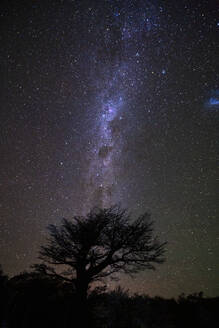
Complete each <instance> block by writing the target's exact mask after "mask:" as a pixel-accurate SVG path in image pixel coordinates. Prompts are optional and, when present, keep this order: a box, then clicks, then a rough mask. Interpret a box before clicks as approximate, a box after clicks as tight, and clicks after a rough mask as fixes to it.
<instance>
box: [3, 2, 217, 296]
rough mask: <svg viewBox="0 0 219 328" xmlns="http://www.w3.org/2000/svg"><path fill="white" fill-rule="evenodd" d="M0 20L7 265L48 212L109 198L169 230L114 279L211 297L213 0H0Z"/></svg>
mask: <svg viewBox="0 0 219 328" xmlns="http://www.w3.org/2000/svg"><path fill="white" fill-rule="evenodd" d="M0 20H1V32H0V41H1V48H0V61H1V76H0V79H1V90H0V97H1V98H0V99H1V101H0V106H1V107H0V132H1V138H0V158H1V161H0V263H1V264H2V266H3V269H4V271H5V272H6V273H7V274H9V275H10V276H12V275H14V274H18V273H19V272H21V271H23V270H25V269H28V268H29V266H30V265H31V264H33V263H35V262H36V258H37V253H38V250H39V246H40V245H41V244H43V243H44V242H45V238H46V235H47V231H46V226H47V225H48V224H50V223H53V224H59V223H60V220H61V219H62V218H63V217H65V218H71V217H72V216H73V215H75V214H85V213H87V212H88V210H89V209H90V208H92V207H93V206H104V207H108V206H110V205H112V204H115V203H119V204H120V205H121V206H122V207H125V208H128V209H129V210H130V211H131V212H132V213H133V216H137V215H139V214H140V213H142V212H145V211H149V212H150V213H151V215H152V218H153V220H154V221H155V224H154V227H155V231H156V233H157V234H158V235H159V236H160V239H161V240H162V241H164V240H166V241H168V245H167V253H166V258H167V261H166V263H165V264H163V265H162V266H159V267H158V269H157V270H156V271H155V272H151V271H145V272H142V273H141V274H139V275H138V276H136V278H135V279H133V278H128V277H123V278H122V279H121V281H120V283H121V285H123V286H125V287H126V288H129V290H130V291H131V292H138V293H146V294H149V295H151V296H154V295H160V296H164V297H176V296H178V295H179V294H181V293H182V292H184V293H186V294H188V293H193V292H199V291H203V292H204V295H206V296H218V295H219V284H218V276H219V267H218V256H219V222H218V218H217V199H216V180H217V179H216V177H217V157H218V147H217V146H218V145H217V141H218V128H219V125H218V112H219V60H218V58H219V3H218V2H217V1H215V0H214V1H213V0H208V1H204V0H201V1H185V0H177V1H176V0H174V1H173V0H168V1H161V0H160V1H159V0H151V1H149V0H138V1H137V0H125V1H124V0H96V1H88V0H81V1H79V0H75V1H74V0H72V1H70V0H59V1H58V0H48V1H32V0H29V1H10V2H9V1H5V2H4V1H3V2H1V5H0ZM108 283H109V285H113V284H114V283H111V282H108Z"/></svg>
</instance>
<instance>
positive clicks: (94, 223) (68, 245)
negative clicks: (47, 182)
mask: <svg viewBox="0 0 219 328" xmlns="http://www.w3.org/2000/svg"><path fill="white" fill-rule="evenodd" d="M48 229H49V237H48V241H47V245H45V246H41V249H40V255H39V259H41V260H42V261H43V263H41V264H36V265H35V266H34V267H35V269H36V270H37V271H40V272H43V273H45V274H47V275H50V276H52V277H56V278H60V279H63V280H67V281H69V282H72V284H73V285H74V286H75V288H76V291H78V292H79V293H82V291H83V292H84V295H86V293H87V289H88V286H89V285H90V283H91V282H93V281H97V280H100V279H102V278H105V277H107V276H111V275H113V274H114V273H117V272H124V273H127V274H135V273H137V272H139V271H142V270H145V269H155V266H154V264H156V263H162V262H163V261H164V251H165V244H166V243H161V242H159V240H158V238H157V237H154V236H153V222H152V221H151V218H150V215H149V214H148V213H144V214H143V215H141V216H139V217H138V218H137V219H132V218H131V215H130V214H129V213H128V212H127V211H126V210H122V209H120V208H119V207H116V206H115V207H111V208H108V209H100V208H97V209H94V210H92V211H90V212H89V213H88V214H87V215H86V216H75V217H74V218H73V220H67V219H63V220H62V224H61V225H60V226H56V225H53V224H52V225H49V227H48Z"/></svg>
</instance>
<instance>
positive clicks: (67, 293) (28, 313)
mask: <svg viewBox="0 0 219 328" xmlns="http://www.w3.org/2000/svg"><path fill="white" fill-rule="evenodd" d="M6 286H7V289H8V291H7V294H8V296H9V302H8V303H7V309H6V310H7V327H8V328H35V327H36V328H39V327H40V328H44V327H45V328H56V327H57V328H58V327H59V328H60V327H62V328H69V327H79V326H81V324H80V322H79V320H80V319H81V321H83V320H82V319H83V315H84V313H82V314H81V313H79V312H78V305H77V295H76V294H74V292H72V291H71V288H69V287H70V286H69V285H68V284H66V283H60V281H59V280H55V279H50V278H48V277H45V276H40V275H37V274H35V273H34V274H33V273H24V274H21V275H19V276H16V277H13V278H12V279H10V280H9V281H8V283H7V285H6ZM218 306H219V298H205V297H203V295H201V294H193V295H188V296H185V295H181V296H180V297H179V298H178V299H177V300H175V299H163V298H161V297H154V298H151V297H149V296H142V295H134V296H130V295H129V294H128V291H126V290H123V289H122V288H120V287H119V288H117V289H116V290H114V291H112V292H108V293H106V292H103V293H99V292H97V291H96V290H95V291H93V292H92V293H90V295H89V297H88V310H89V314H90V317H89V320H88V323H87V326H84V327H93V328H173V327H179V328H181V327H200V328H208V327H217V323H218V319H219V318H218ZM4 319H6V317H4Z"/></svg>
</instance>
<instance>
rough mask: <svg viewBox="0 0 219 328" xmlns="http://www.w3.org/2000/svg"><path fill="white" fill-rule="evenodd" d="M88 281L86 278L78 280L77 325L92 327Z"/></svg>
mask: <svg viewBox="0 0 219 328" xmlns="http://www.w3.org/2000/svg"><path fill="white" fill-rule="evenodd" d="M87 291H88V282H87V280H86V279H77V281H76V301H77V326H78V327H84V328H86V327H90V324H89V322H90V318H89V317H90V316H89V313H90V311H89V308H88V302H87Z"/></svg>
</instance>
